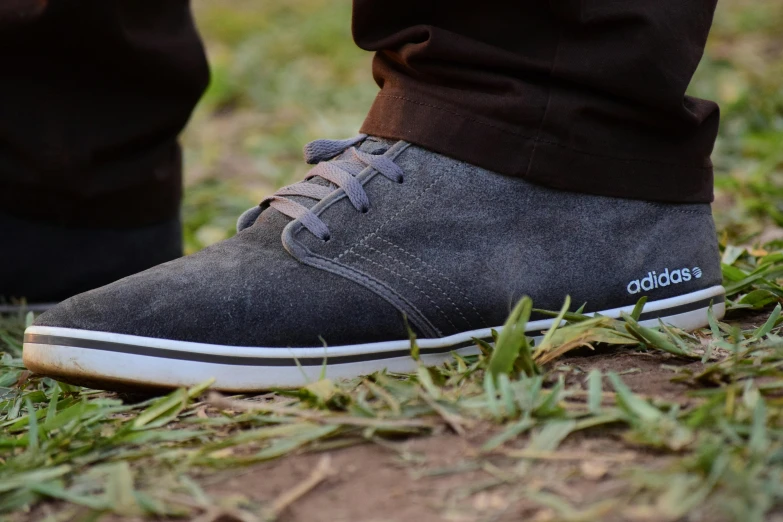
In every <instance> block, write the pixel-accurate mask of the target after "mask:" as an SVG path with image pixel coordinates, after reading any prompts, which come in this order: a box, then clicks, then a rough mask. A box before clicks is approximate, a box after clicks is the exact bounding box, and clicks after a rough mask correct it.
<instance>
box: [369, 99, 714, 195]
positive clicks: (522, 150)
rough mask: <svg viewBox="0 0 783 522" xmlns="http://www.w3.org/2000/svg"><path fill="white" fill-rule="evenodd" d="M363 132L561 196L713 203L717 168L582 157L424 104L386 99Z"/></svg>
mask: <svg viewBox="0 0 783 522" xmlns="http://www.w3.org/2000/svg"><path fill="white" fill-rule="evenodd" d="M604 131H605V130H604ZM362 132H364V133H367V134H371V135H375V136H379V137H384V138H391V139H399V140H405V141H409V142H411V143H414V144H416V145H419V146H421V147H424V148H426V149H429V150H432V151H434V152H438V153H440V154H444V155H446V156H450V157H453V158H456V159H459V160H461V161H465V162H467V163H471V164H473V165H478V166H480V167H482V168H485V169H488V170H491V171H494V172H498V173H500V174H505V175H509V176H518V177H521V178H524V179H526V180H527V181H530V182H533V183H538V184H541V185H545V186H549V187H552V188H557V189H562V190H568V191H573V192H582V193H587V194H597V195H602V196H611V197H620V198H629V199H641V200H648V201H662V202H670V203H709V202H711V201H712V198H713V194H712V180H713V172H712V166H711V165H707V166H704V167H698V166H690V165H681V164H678V163H676V161H669V158H667V157H666V156H665V154H663V153H662V154H661V160H660V161H652V160H650V159H634V158H619V157H612V156H608V155H605V154H601V153H597V152H595V153H594V152H591V151H584V150H575V149H572V148H570V147H567V146H564V145H560V144H557V143H555V142H552V141H544V140H540V139H538V138H537V137H536V134H537V130H535V129H531V130H529V131H525V130H520V129H516V128H510V127H508V126H506V125H502V124H496V123H493V122H488V121H483V120H481V119H479V118H476V117H473V116H471V115H467V114H461V113H460V112H459V111H457V110H453V109H451V108H447V107H440V106H438V105H437V102H433V101H430V100H426V99H418V97H416V98H415V99H414V97H411V96H407V95H402V94H399V95H398V94H390V93H385V92H381V93H380V94H379V95H378V96H377V98H376V99H375V102H374V103H373V105H372V107H371V109H370V112H369V114H368V116H367V119H366V120H365V122H364V125H363V126H362Z"/></svg>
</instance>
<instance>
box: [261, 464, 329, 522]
mask: <svg viewBox="0 0 783 522" xmlns="http://www.w3.org/2000/svg"><path fill="white" fill-rule="evenodd" d="M336 473H337V471H336V470H335V469H334V468H332V459H331V457H330V456H329V455H328V454H326V455H324V456H323V457H321V459H320V460H319V461H318V464H317V465H316V467H315V468H314V469H313V471H312V472H311V473H310V476H308V477H307V478H306V479H305V480H304V481H302V482H300V483H299V484H297V485H296V486H295V487H293V488H292V489H290V490H288V491H286V492H285V493H283V494H282V495H281V496H280V497H278V498H277V500H275V501H274V503H273V504H272V508H271V509H272V514H273V515H274V517H275V518H277V517H279V516H280V514H281V513H282V512H283V511H285V510H286V509H287V508H288V507H289V506H290V505H292V504H293V503H294V502H296V501H297V500H299V499H300V498H302V497H303V496H305V495H306V494H307V493H309V492H310V491H312V490H313V489H314V488H315V487H316V486H317V485H318V484H320V483H321V482H323V481H324V480H326V479H327V478H329V477H331V476H332V475H335V474H336Z"/></svg>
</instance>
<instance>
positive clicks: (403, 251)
mask: <svg viewBox="0 0 783 522" xmlns="http://www.w3.org/2000/svg"><path fill="white" fill-rule="evenodd" d="M375 239H377V240H379V241H383V242H384V243H386V244H387V245H390V246H392V247H394V248H396V249H397V250H399V251H401V252H402V253H404V254H406V255H407V256H409V257H411V258H413V259H415V260H416V261H418V262H419V263H421V264H422V265H423V266H424V267H425V268H428V269H430V270H432V271H433V272H435V274H437V275H438V276H440V278H441V279H443V280H444V281H446V282H447V283H448V284H449V285H451V287H452V288H454V290H456V291H457V292H458V293H459V294H460V297H462V298H463V299H464V300H465V301H466V302H467V303H468V304H469V305H470V308H471V309H472V310H473V312H474V313H475V314H476V315H477V316H478V318H479V319H480V320H481V322H482V323H483V324H484V326H486V327H487V328H489V324H488V323H487V321H486V320H485V319H484V316H483V315H481V313H479V311H478V309H477V308H476V305H474V304H473V302H472V301H471V300H470V298H469V297H468V296H467V294H466V293H465V292H463V291H462V289H461V288H460V287H459V286H457V284H455V283H454V282H453V281H452V280H451V279H449V278H448V277H446V275H445V274H443V272H441V271H440V270H438V269H437V268H435V267H434V266H432V265H430V264H429V263H427V262H426V261H424V260H423V259H421V258H420V257H419V256H417V255H415V254H412V253H410V252H408V251H407V250H405V249H404V248H402V247H401V246H399V245H397V244H395V243H392V242H391V241H389V240H388V239H386V238H383V237H381V236H378V235H376V236H375ZM436 288H437V287H436ZM441 292H442V290H441ZM444 295H445V293H444Z"/></svg>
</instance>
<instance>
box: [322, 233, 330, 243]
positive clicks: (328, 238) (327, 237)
mask: <svg viewBox="0 0 783 522" xmlns="http://www.w3.org/2000/svg"><path fill="white" fill-rule="evenodd" d="M330 239H332V235H331V234H329V235H327V236H326V237H322V238H321V241H323V242H324V243H328V242H329V240H330Z"/></svg>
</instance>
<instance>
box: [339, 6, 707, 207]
mask: <svg viewBox="0 0 783 522" xmlns="http://www.w3.org/2000/svg"><path fill="white" fill-rule="evenodd" d="M715 4H716V0H707V1H701V0H655V1H628V0H550V1H548V2H546V1H540V2H520V1H518V0H486V1H485V2H480V3H477V2H474V1H469V0H450V1H448V2H446V1H443V0H440V1H438V0H433V1H429V2H423V1H421V0H354V15H353V32H354V39H355V40H356V43H357V44H358V45H359V46H360V47H362V48H363V49H366V50H370V51H375V52H376V55H375V59H374V62H373V75H374V77H375V80H376V82H377V83H378V85H379V86H380V88H381V90H380V93H379V94H378V97H377V98H376V101H375V103H374V104H373V106H372V109H371V110H370V113H369V115H368V116H367V119H366V121H365V123H364V126H363V129H362V130H363V132H367V133H370V134H375V135H379V136H383V137H388V138H396V139H405V140H408V141H411V142H413V143H416V144H419V145H421V146H424V147H427V148H429V149H432V150H435V151H437V152H440V153H443V154H446V155H449V156H452V157H455V158H458V159H461V160H464V161H467V162H470V163H473V164H476V165H479V166H482V167H485V168H488V169H491V170H494V171H497V172H500V173H503V174H508V175H512V176H521V177H524V178H526V179H528V180H529V181H532V182H536V183H541V184H544V185H548V186H551V187H555V188H561V189H565V190H572V191H579V192H585V193H594V194H602V195H607V196H617V197H625V198H636V199H647V200H658V201H668V202H708V201H711V199H712V163H711V162H710V153H711V151H712V147H713V145H714V141H715V136H716V134H717V129H718V119H719V116H718V107H717V106H716V105H715V104H714V103H712V102H708V101H704V100H700V99H696V98H692V97H689V96H686V95H685V90H686V88H687V86H688V83H689V82H690V79H691V76H692V75H693V72H694V71H695V69H696V66H697V64H698V62H699V60H700V59H701V56H702V53H703V50H704V45H705V42H706V39H707V34H708V32H709V28H710V25H711V22H712V15H713V12H714V9H715Z"/></svg>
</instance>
